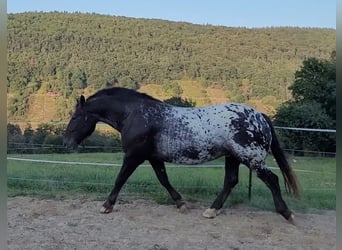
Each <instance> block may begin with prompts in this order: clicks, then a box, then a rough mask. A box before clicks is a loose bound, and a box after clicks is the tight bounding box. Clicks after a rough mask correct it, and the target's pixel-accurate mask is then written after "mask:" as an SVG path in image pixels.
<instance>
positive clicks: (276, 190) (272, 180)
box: [255, 166, 294, 223]
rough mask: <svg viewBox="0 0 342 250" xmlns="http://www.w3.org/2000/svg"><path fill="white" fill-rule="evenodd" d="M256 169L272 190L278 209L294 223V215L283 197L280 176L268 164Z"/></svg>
mask: <svg viewBox="0 0 342 250" xmlns="http://www.w3.org/2000/svg"><path fill="white" fill-rule="evenodd" d="M255 170H256V172H257V175H258V177H259V178H260V179H261V180H262V181H263V182H264V183H265V184H266V185H267V187H268V188H269V189H270V190H271V192H272V196H273V201H274V205H275V208H276V211H277V212H278V213H280V214H281V215H282V216H283V217H284V218H285V219H286V220H288V221H290V222H291V223H293V218H294V215H293V214H292V212H291V211H290V210H289V209H288V207H287V205H286V203H285V201H284V200H283V198H282V195H281V191H280V187H279V181H278V176H277V175H275V174H274V173H272V171H271V170H269V169H268V168H267V167H266V166H264V167H259V168H256V169H255Z"/></svg>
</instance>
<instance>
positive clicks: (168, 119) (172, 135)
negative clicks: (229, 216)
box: [64, 87, 300, 222]
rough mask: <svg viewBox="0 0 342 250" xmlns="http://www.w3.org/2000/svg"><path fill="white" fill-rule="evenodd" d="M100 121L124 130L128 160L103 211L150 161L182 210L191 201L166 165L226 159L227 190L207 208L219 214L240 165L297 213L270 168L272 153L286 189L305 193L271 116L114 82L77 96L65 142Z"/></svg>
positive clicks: (283, 210) (279, 206) (284, 209)
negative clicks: (185, 101) (171, 99)
mask: <svg viewBox="0 0 342 250" xmlns="http://www.w3.org/2000/svg"><path fill="white" fill-rule="evenodd" d="M98 122H103V123H106V124H108V125H110V126H111V127H113V128H114V129H116V130H117V131H119V132H120V134H121V142H122V149H123V152H124V158H123V163H122V167H121V169H120V171H119V173H118V175H117V178H116V180H115V184H114V187H113V189H112V190H111V192H110V194H109V195H108V197H107V199H106V201H105V202H104V203H103V206H102V208H101V213H105V214H107V213H111V212H112V211H113V206H114V204H115V202H116V200H117V197H118V195H119V192H120V190H121V188H122V186H123V185H124V184H125V182H126V181H127V179H128V178H129V177H130V175H131V174H132V173H133V172H134V171H135V169H136V168H137V167H138V166H139V165H140V164H142V163H143V162H144V161H148V162H149V163H150V164H151V166H152V168H153V170H154V172H155V174H156V176H157V178H158V180H159V182H160V184H161V185H162V186H163V187H164V188H166V190H167V191H168V193H169V194H170V196H171V198H172V199H173V200H174V202H175V204H176V206H177V208H179V209H180V210H182V211H183V210H186V208H187V206H186V202H185V200H184V199H183V197H182V196H181V194H180V193H179V192H177V191H176V190H175V189H174V187H173V186H172V185H171V184H170V182H169V179H168V175H167V173H166V168H165V162H168V163H175V164H200V163H204V162H207V161H211V160H214V159H216V158H219V157H223V156H224V157H225V164H224V165H225V177H224V183H223V189H222V191H221V192H220V193H219V194H218V196H217V197H216V199H215V200H214V202H213V203H212V205H211V206H210V207H209V208H208V209H207V210H205V211H204V212H203V214H202V215H203V216H204V217H206V218H215V217H216V216H217V215H218V214H219V213H220V211H221V209H222V207H223V204H224V202H225V201H226V199H227V197H228V195H229V194H230V192H231V190H232V189H233V188H234V186H235V185H236V184H237V183H238V174H239V165H240V163H242V164H243V165H245V166H247V167H248V168H250V169H251V170H253V172H256V174H257V176H258V178H260V179H261V180H262V181H263V182H264V183H265V184H266V186H267V187H268V188H269V189H270V191H271V193H272V196H273V201H274V205H275V209H276V212H278V213H279V214H280V215H282V216H283V217H284V218H285V219H286V220H288V221H289V222H293V220H294V214H293V212H292V211H291V210H289V208H288V206H287V205H286V203H285V201H284V200H283V198H282V194H281V190H280V186H279V180H278V176H277V175H276V174H274V173H273V172H272V171H271V170H270V169H269V168H268V167H267V165H266V163H265V158H266V156H267V154H268V152H270V151H271V153H272V154H273V156H274V158H275V160H276V162H277V165H278V166H279V168H280V170H281V173H282V175H283V178H284V182H285V190H286V192H288V193H290V194H292V195H294V196H295V197H299V196H300V185H299V182H298V179H297V177H296V175H295V173H294V171H293V170H292V168H291V166H290V164H289V162H288V161H287V159H286V156H285V154H284V152H283V150H282V148H281V147H280V143H279V141H278V139H277V136H276V133H275V131H274V127H273V125H272V123H271V120H270V118H269V117H268V116H266V115H265V114H263V113H260V112H258V111H256V110H255V109H253V108H251V107H248V106H246V105H243V104H238V103H227V104H219V105H211V106H206V107H176V106H172V105H170V104H167V103H165V102H162V101H160V100H158V99H155V98H154V97H152V96H150V95H147V94H144V93H140V92H138V91H135V90H131V89H127V88H121V87H111V88H105V89H101V90H99V91H97V92H96V93H95V94H93V95H91V96H90V97H88V98H87V99H85V97H84V96H83V95H81V96H80V97H79V98H78V99H77V103H76V107H75V111H74V113H73V115H72V117H71V119H70V121H69V123H68V125H67V127H66V130H65V134H64V144H65V145H66V146H68V147H72V148H77V146H78V145H79V144H80V143H81V142H82V141H83V140H84V139H85V138H86V137H88V136H89V135H91V134H92V133H93V131H94V130H95V127H96V124H97V123H98Z"/></svg>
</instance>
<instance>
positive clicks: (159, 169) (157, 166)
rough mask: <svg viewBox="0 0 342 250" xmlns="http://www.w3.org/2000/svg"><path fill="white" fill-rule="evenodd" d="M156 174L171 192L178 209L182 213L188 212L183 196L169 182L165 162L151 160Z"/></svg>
mask: <svg viewBox="0 0 342 250" xmlns="http://www.w3.org/2000/svg"><path fill="white" fill-rule="evenodd" d="M149 161H150V163H151V165H152V167H153V170H154V172H155V173H156V176H157V178H158V180H159V182H160V184H162V185H163V186H164V187H165V188H166V190H167V191H168V192H169V194H170V196H171V198H172V199H173V200H174V201H175V202H176V206H177V208H179V210H180V211H181V212H185V211H186V204H185V201H184V200H183V198H182V196H181V195H180V194H179V193H178V192H177V191H176V190H175V189H174V188H173V187H172V185H171V184H170V182H169V178H168V177H167V173H166V169H165V164H164V162H163V161H159V160H156V159H150V160H149Z"/></svg>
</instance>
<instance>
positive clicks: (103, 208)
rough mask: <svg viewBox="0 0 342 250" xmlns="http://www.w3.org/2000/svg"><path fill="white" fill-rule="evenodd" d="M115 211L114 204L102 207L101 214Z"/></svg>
mask: <svg viewBox="0 0 342 250" xmlns="http://www.w3.org/2000/svg"><path fill="white" fill-rule="evenodd" d="M112 211H113V206H111V207H109V208H106V207H101V210H100V212H101V214H109V213H111V212H112Z"/></svg>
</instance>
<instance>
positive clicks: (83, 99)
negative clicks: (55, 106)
mask: <svg viewBox="0 0 342 250" xmlns="http://www.w3.org/2000/svg"><path fill="white" fill-rule="evenodd" d="M84 103H85V98H84V96H83V95H81V96H80V99H78V100H77V105H79V106H81V107H82V106H83V105H84Z"/></svg>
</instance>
